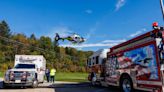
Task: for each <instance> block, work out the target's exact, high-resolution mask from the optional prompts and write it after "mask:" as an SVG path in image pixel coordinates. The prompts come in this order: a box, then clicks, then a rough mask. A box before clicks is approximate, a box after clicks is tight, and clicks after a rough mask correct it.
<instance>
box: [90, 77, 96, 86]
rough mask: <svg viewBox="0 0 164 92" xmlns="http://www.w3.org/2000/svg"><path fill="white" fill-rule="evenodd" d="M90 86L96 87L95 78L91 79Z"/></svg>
mask: <svg viewBox="0 0 164 92" xmlns="http://www.w3.org/2000/svg"><path fill="white" fill-rule="evenodd" d="M91 84H92V86H96V77H93V78H92V79H91Z"/></svg>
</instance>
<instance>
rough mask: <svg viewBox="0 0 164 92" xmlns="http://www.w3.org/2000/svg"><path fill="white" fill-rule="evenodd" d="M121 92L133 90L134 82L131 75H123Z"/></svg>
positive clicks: (131, 91)
mask: <svg viewBox="0 0 164 92" xmlns="http://www.w3.org/2000/svg"><path fill="white" fill-rule="evenodd" d="M120 88H121V92H133V83H132V80H131V78H130V77H129V76H123V77H122V78H121V83H120Z"/></svg>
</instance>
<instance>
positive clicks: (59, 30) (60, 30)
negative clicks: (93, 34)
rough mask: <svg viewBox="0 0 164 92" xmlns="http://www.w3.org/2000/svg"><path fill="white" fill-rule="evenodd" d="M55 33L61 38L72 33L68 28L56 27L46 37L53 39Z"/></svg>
mask: <svg viewBox="0 0 164 92" xmlns="http://www.w3.org/2000/svg"><path fill="white" fill-rule="evenodd" d="M55 33H58V34H59V35H60V36H62V37H66V36H68V35H69V34H70V33H73V30H71V29H70V28H69V27H66V26H56V27H54V28H52V30H51V31H50V32H49V34H47V36H49V37H51V38H54V37H55Z"/></svg>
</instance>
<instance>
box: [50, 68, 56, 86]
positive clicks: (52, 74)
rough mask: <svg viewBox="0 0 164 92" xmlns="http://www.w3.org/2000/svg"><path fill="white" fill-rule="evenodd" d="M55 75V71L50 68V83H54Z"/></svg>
mask: <svg viewBox="0 0 164 92" xmlns="http://www.w3.org/2000/svg"><path fill="white" fill-rule="evenodd" d="M55 73H56V69H55V68H52V69H51V71H50V79H51V82H53V83H54V82H55Z"/></svg>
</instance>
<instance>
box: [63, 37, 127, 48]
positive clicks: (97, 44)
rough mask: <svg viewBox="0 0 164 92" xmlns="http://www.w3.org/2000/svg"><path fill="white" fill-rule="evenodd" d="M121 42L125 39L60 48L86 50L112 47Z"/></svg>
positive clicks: (67, 45)
mask: <svg viewBox="0 0 164 92" xmlns="http://www.w3.org/2000/svg"><path fill="white" fill-rule="evenodd" d="M123 41H126V40H125V39H123V40H105V41H102V42H100V43H87V44H77V45H72V44H62V45H60V46H63V47H73V48H80V49H82V48H88V47H112V46H115V45H117V44H119V43H121V42H123Z"/></svg>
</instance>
